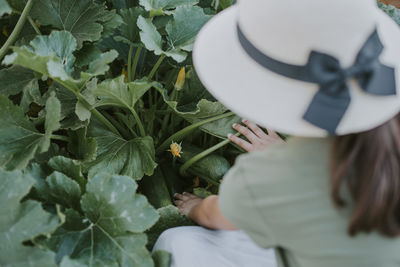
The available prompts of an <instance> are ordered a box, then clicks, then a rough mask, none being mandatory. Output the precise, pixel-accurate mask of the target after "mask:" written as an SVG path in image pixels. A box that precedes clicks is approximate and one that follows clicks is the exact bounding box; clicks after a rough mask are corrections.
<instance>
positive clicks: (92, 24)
mask: <svg viewBox="0 0 400 267" xmlns="http://www.w3.org/2000/svg"><path fill="white" fill-rule="evenodd" d="M109 12H110V11H107V10H106V9H105V5H101V4H97V3H96V2H93V1H91V0H80V1H75V0H63V1H58V0H37V1H36V2H35V4H34V6H33V7H32V10H31V16H32V17H33V18H35V19H37V20H38V21H39V22H40V24H41V25H51V26H52V27H54V28H57V29H60V30H66V31H69V32H71V33H72V34H73V35H74V37H75V38H76V39H77V41H78V48H81V47H82V43H83V42H84V41H92V42H93V41H97V40H99V39H100V37H101V33H102V32H103V30H104V27H103V25H104V24H105V23H112V24H113V25H112V27H115V26H116V25H117V26H118V25H119V24H118V22H115V18H113V17H112V16H111V17H110V15H109ZM102 24H103V25H102ZM112 27H111V28H112ZM109 31H110V29H107V32H109Z"/></svg>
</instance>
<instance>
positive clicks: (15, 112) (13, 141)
mask: <svg viewBox="0 0 400 267" xmlns="http://www.w3.org/2000/svg"><path fill="white" fill-rule="evenodd" d="M56 102H57V100H55V97H53V98H52V99H51V100H50V101H48V106H47V107H46V110H47V111H48V116H46V117H47V118H46V119H47V120H48V121H47V122H46V134H42V133H40V132H39V131H37V130H36V128H35V127H34V125H33V124H32V123H31V122H30V121H29V119H28V118H27V117H25V114H24V112H23V111H22V109H21V108H19V107H17V106H15V105H14V104H13V103H12V102H11V101H10V100H9V99H8V98H7V97H5V96H3V95H0V166H3V167H5V168H6V169H24V168H25V167H26V166H27V165H28V163H29V161H30V160H31V159H33V158H34V157H35V155H36V153H38V152H45V151H47V150H48V148H49V145H50V136H51V133H52V131H53V130H54V129H56V128H57V127H56V126H57V114H50V113H52V112H55V113H57V112H58V110H57V104H56ZM58 115H59V114H58Z"/></svg>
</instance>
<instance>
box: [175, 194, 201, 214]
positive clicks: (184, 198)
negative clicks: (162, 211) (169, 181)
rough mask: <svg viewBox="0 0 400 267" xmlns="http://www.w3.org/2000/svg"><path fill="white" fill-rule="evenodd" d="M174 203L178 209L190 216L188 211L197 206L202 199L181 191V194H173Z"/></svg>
mask: <svg viewBox="0 0 400 267" xmlns="http://www.w3.org/2000/svg"><path fill="white" fill-rule="evenodd" d="M174 197H175V201H174V203H175V205H176V207H177V208H178V209H179V211H180V212H181V213H182V214H183V215H185V216H187V217H189V218H190V212H191V211H192V210H193V209H194V208H195V207H196V206H198V205H199V204H200V203H201V202H202V201H203V199H202V198H199V197H198V196H195V195H192V194H189V193H187V192H183V193H182V194H175V195H174Z"/></svg>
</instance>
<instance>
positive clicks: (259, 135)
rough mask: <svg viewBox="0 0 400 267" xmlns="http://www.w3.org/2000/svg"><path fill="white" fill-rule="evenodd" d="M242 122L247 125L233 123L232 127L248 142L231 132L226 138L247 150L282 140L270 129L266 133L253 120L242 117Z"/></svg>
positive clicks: (261, 148)
mask: <svg viewBox="0 0 400 267" xmlns="http://www.w3.org/2000/svg"><path fill="white" fill-rule="evenodd" d="M242 122H243V124H244V125H246V126H247V127H245V126H243V125H240V124H237V123H235V124H233V125H232V128H233V129H235V130H236V131H238V132H239V133H241V134H242V135H243V136H244V137H246V138H247V140H248V141H249V142H248V141H246V140H244V139H242V138H240V137H237V136H236V135H233V134H229V135H228V138H229V140H231V141H232V142H233V143H235V144H236V145H238V146H240V147H241V148H243V149H244V150H246V151H247V152H251V151H256V150H263V149H265V148H267V147H268V146H270V145H271V144H274V143H277V142H283V140H282V138H281V137H280V136H279V135H278V134H277V133H276V132H274V131H272V130H267V131H268V134H266V133H265V132H264V131H263V130H262V129H261V128H260V127H258V126H257V124H255V123H254V122H251V121H249V120H246V119H243V120H242Z"/></svg>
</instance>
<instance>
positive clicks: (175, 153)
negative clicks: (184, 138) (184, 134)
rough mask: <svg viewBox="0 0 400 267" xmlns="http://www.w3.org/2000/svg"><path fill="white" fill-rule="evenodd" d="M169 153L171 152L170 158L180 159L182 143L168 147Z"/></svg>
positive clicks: (173, 143)
mask: <svg viewBox="0 0 400 267" xmlns="http://www.w3.org/2000/svg"><path fill="white" fill-rule="evenodd" d="M169 148H170V149H169V150H168V151H169V152H171V154H172V156H174V157H178V158H180V157H181V154H182V142H181V143H180V144H178V143H175V142H172V144H171V145H170V146H169Z"/></svg>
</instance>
